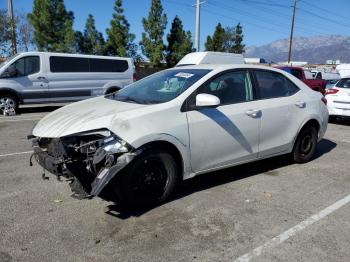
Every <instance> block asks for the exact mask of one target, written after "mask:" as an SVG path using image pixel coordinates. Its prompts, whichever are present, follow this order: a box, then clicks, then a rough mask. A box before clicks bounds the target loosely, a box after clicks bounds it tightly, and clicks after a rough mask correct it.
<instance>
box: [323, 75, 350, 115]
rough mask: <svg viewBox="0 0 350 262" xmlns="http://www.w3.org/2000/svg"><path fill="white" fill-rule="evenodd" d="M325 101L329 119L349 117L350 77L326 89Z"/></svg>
mask: <svg viewBox="0 0 350 262" xmlns="http://www.w3.org/2000/svg"><path fill="white" fill-rule="evenodd" d="M326 99H327V107H328V112H329V117H330V118H333V119H334V118H336V117H350V76H349V77H346V78H342V79H340V80H339V81H338V83H336V85H335V86H334V87H333V88H331V89H328V90H327V92H326Z"/></svg>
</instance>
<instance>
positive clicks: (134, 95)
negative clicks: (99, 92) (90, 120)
mask: <svg viewBox="0 0 350 262" xmlns="http://www.w3.org/2000/svg"><path fill="white" fill-rule="evenodd" d="M209 72H210V70H203V69H177V70H165V71H162V72H159V73H156V74H153V75H151V76H150V77H147V78H145V79H142V80H139V81H137V82H135V83H133V84H131V85H129V86H127V87H125V88H123V89H121V90H120V91H119V92H117V93H113V94H112V95H109V96H107V98H109V99H114V100H118V101H124V102H132V103H138V104H159V103H164V102H168V101H170V100H172V99H174V98H175V97H177V96H179V95H180V94H181V93H183V92H184V91H185V90H186V89H187V88H189V87H190V86H191V85H193V84H194V83H195V82H197V81H198V80H199V79H201V78H202V77H203V76H204V75H206V74H207V73H209Z"/></svg>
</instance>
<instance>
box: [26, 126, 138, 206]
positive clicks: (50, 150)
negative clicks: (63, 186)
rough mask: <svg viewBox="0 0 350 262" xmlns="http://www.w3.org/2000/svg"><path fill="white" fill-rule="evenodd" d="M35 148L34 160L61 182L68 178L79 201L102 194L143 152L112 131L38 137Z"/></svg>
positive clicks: (34, 144)
mask: <svg viewBox="0 0 350 262" xmlns="http://www.w3.org/2000/svg"><path fill="white" fill-rule="evenodd" d="M32 145H33V149H34V153H33V155H32V157H34V158H35V159H36V161H37V162H38V163H39V164H40V165H41V166H42V167H43V168H44V170H47V171H49V172H50V173H52V174H54V175H56V176H57V178H58V179H59V180H60V178H61V177H64V178H67V179H68V180H69V181H70V187H71V189H72V191H73V196H74V197H76V198H79V199H82V198H91V197H93V196H98V195H100V193H101V192H102V190H103V189H104V188H105V186H106V185H107V184H108V183H109V182H110V181H111V180H112V179H113V178H114V177H115V176H116V174H117V173H118V172H120V171H121V170H122V169H123V168H124V167H126V166H127V165H128V164H129V163H130V162H131V161H132V160H133V159H134V158H135V156H137V155H138V154H139V153H140V151H137V150H135V149H134V148H132V147H131V146H130V145H129V144H128V143H126V142H125V141H123V140H122V139H121V138H119V137H118V136H116V135H114V134H112V133H111V132H110V131H108V130H97V131H91V132H84V133H79V134H74V135H70V136H65V137H61V138H44V137H35V138H34V139H33V141H32ZM32 157H31V159H32ZM44 174H45V173H44ZM43 176H44V177H45V175H43Z"/></svg>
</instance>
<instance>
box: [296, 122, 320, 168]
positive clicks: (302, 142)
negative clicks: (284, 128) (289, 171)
mask: <svg viewBox="0 0 350 262" xmlns="http://www.w3.org/2000/svg"><path fill="white" fill-rule="evenodd" d="M316 145H317V129H316V127H315V126H314V125H306V126H305V127H303V129H302V130H301V131H300V133H299V135H298V137H297V140H296V141H295V145H294V148H293V152H292V156H293V160H294V161H295V162H296V163H298V164H303V163H306V162H309V161H310V160H311V158H312V156H313V154H314V153H315V150H316Z"/></svg>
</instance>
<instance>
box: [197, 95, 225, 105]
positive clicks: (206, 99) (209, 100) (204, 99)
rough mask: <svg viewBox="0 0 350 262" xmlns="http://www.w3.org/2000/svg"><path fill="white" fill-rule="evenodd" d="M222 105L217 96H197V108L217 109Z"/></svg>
mask: <svg viewBox="0 0 350 262" xmlns="http://www.w3.org/2000/svg"><path fill="white" fill-rule="evenodd" d="M218 105H220V99H219V98H218V97H217V96H214V95H209V94H198V95H197V96H196V106H197V107H216V106H218Z"/></svg>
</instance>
